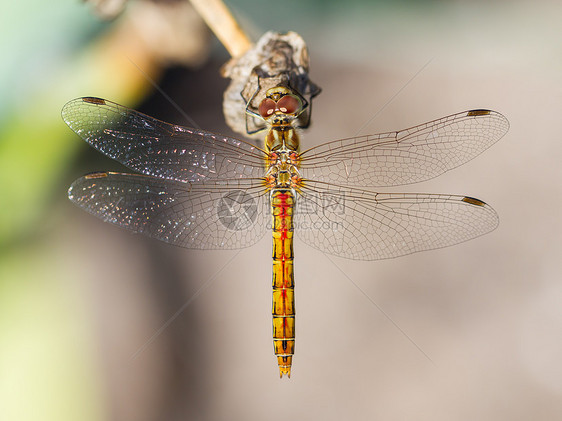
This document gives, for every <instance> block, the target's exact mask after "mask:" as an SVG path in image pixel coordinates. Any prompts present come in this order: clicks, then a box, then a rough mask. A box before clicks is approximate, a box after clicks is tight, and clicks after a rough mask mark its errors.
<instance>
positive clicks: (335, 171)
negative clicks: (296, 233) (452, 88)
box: [301, 110, 509, 187]
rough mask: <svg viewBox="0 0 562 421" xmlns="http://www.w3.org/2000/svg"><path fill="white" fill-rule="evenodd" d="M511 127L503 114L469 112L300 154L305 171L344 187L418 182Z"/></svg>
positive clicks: (481, 148)
mask: <svg viewBox="0 0 562 421" xmlns="http://www.w3.org/2000/svg"><path fill="white" fill-rule="evenodd" d="M508 129H509V122H508V121H507V119H506V118H505V117H504V116H503V115H501V114H500V113H498V112H495V111H490V110H471V111H464V112H462V113H458V114H453V115H450V116H448V117H443V118H440V119H438V120H434V121H430V122H428V123H424V124H420V125H419V126H415V127H411V128H409V129H405V130H400V131H397V132H390V133H380V134H375V135H368V136H358V137H352V138H348V139H341V140H336V141H333V142H328V143H325V144H323V145H319V146H316V147H313V148H311V149H309V150H307V151H304V152H303V153H302V154H301V157H302V162H301V174H302V176H303V177H304V178H307V179H311V180H317V181H326V182H329V181H337V183H339V184H344V185H359V186H378V187H384V186H396V185H401V184H409V183H417V182H419V181H423V180H428V179H430V178H433V177H436V176H438V175H440V174H442V173H444V172H446V171H448V170H451V169H453V168H456V167H458V166H459V165H462V164H464V163H465V162H468V161H470V160H471V159H473V158H474V157H476V156H478V155H479V154H480V153H482V152H483V151H484V150H486V149H487V148H489V147H490V146H491V145H492V144H494V143H495V142H497V141H498V140H499V139H500V138H501V137H502V136H503V135H505V134H506V133H507V131H508Z"/></svg>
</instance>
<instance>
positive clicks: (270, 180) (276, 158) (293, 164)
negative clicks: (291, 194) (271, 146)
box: [265, 148, 302, 188]
mask: <svg viewBox="0 0 562 421" xmlns="http://www.w3.org/2000/svg"><path fill="white" fill-rule="evenodd" d="M265 179H266V182H267V185H268V186H269V187H270V188H279V187H283V188H298V186H299V185H300V183H301V180H302V177H301V175H300V172H299V170H298V155H297V153H296V152H295V151H291V150H287V149H286V148H282V149H281V150H279V151H274V152H271V153H270V155H269V159H268V170H267V173H266V176H265Z"/></svg>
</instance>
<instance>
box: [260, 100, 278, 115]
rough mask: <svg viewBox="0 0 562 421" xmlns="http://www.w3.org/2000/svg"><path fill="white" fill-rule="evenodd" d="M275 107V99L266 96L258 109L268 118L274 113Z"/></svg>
mask: <svg viewBox="0 0 562 421" xmlns="http://www.w3.org/2000/svg"><path fill="white" fill-rule="evenodd" d="M275 107H276V104H275V101H274V100H272V99H271V98H266V99H264V100H263V101H262V102H261V104H260V106H259V108H258V111H259V113H260V115H261V116H262V117H263V118H267V117H269V116H270V115H271V114H273V112H274V111H275Z"/></svg>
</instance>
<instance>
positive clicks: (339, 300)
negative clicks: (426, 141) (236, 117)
mask: <svg viewBox="0 0 562 421" xmlns="http://www.w3.org/2000/svg"><path fill="white" fill-rule="evenodd" d="M139 3H142V2H133V3H132V4H129V6H128V8H127V10H126V11H125V12H124V13H123V14H122V15H121V16H120V17H118V18H117V19H116V20H113V21H111V22H108V23H100V21H99V20H98V18H96V17H95V16H93V15H92V13H91V11H92V8H91V7H89V6H87V5H83V4H81V3H79V2H70V1H63V0H59V1H57V2H52V3H46V4H43V2H33V1H30V0H27V1H25V2H21V5H10V6H8V8H10V7H12V8H13V9H12V10H8V13H7V14H6V16H5V17H4V18H5V19H6V18H7V19H6V24H5V25H4V26H3V27H4V29H3V31H4V32H5V35H6V36H5V37H2V45H3V51H5V54H6V60H4V63H3V64H2V73H1V75H2V76H3V77H2V79H3V80H2V82H1V84H0V93H1V94H2V97H3V98H4V99H5V100H4V101H3V104H2V106H1V107H0V124H1V130H0V189H1V191H0V192H1V193H2V195H1V197H2V198H1V199H0V204H1V208H2V211H1V212H0V222H1V223H2V225H1V226H0V239H1V240H2V242H1V244H0V419H2V420H6V421H7V420H18V421H19V420H38V419H41V420H57V421H61V420H76V419H81V420H86V421H87V420H92V421H93V420H96V421H97V420H119V421H128V420H135V421H143V420H263V419H267V420H283V419H289V418H291V419H320V418H322V419H326V420H341V419H357V420H364V419H416V420H425V419H427V420H433V421H435V420H451V419H455V420H474V419H480V420H519V419H521V420H527V419H530V418H533V419H558V418H560V417H561V416H562V400H561V398H562V380H561V379H562V362H561V359H560V356H561V355H562V337H561V335H562V306H561V303H562V283H561V275H560V274H561V269H562V268H561V263H560V254H561V243H560V238H561V233H562V230H561V228H562V227H561V225H562V224H561V219H560V215H559V213H560V205H561V203H562V200H561V180H562V178H561V169H560V168H561V166H560V164H559V163H560V156H561V152H562V146H561V142H560V133H559V130H558V129H557V127H559V120H560V116H559V114H560V112H561V111H562V83H561V82H562V77H561V76H560V75H561V74H562V27H561V26H560V18H561V17H562V5H561V4H560V2H558V1H546V0H543V1H533V2H531V1H499V0H498V1H398V2H382V1H381V2H378V1H371V2H369V1H358V0H356V1H347V2H338V1H308V2H301V1H296V0H292V1H285V2H263V1H258V0H230V1H228V2H227V4H228V6H229V7H231V8H232V9H233V11H234V13H235V16H236V17H237V18H238V19H239V21H240V23H241V25H242V26H243V27H244V29H246V30H247V31H248V32H249V33H250V34H251V36H252V37H253V39H254V40H256V39H257V38H258V37H259V36H260V35H261V34H262V33H263V32H265V31H267V30H279V31H287V30H293V31H296V32H298V33H300V34H301V35H302V36H303V38H304V39H305V40H306V41H307V43H308V47H309V52H310V56H311V78H312V80H313V81H314V82H316V83H317V84H319V85H320V86H321V87H322V89H323V92H322V93H321V95H320V96H318V97H317V98H316V99H315V102H314V106H313V123H312V126H311V127H310V128H309V129H308V130H307V131H306V133H305V134H304V144H305V145H314V144H317V143H320V142H324V141H328V140H333V139H338V138H342V137H349V136H353V135H355V134H357V131H358V130H359V129H360V128H361V127H363V125H364V123H366V122H367V121H369V120H370V119H371V118H372V117H373V116H375V118H374V119H372V121H370V122H369V124H368V125H367V126H366V127H364V128H363V129H362V131H361V133H362V134H368V133H377V132H382V131H389V130H397V129H401V128H405V127H409V126H411V125H415V124H418V123H422V122H424V121H428V120H432V119H434V118H438V117H441V116H445V115H448V114H451V113H454V112H458V111H462V110H467V109H471V108H490V109H494V110H497V111H500V112H501V113H503V114H504V115H505V116H506V117H507V118H508V119H509V121H510V123H511V128H510V131H509V133H508V134H507V136H505V137H504V138H503V139H502V140H501V141H500V142H498V143H497V144H496V145H494V146H493V147H492V148H490V149H489V150H487V151H486V152H485V153H484V154H482V155H481V156H479V157H478V158H476V159H475V160H474V161H472V162H470V163H468V164H465V165H464V166H462V167H460V168H458V169H456V170H454V171H451V172H449V173H447V174H445V175H443V176H441V177H439V178H437V179H434V180H431V181H429V182H426V183H423V184H419V185H414V186H408V187H407V188H394V189H392V190H393V191H400V190H408V191H419V192H435V193H455V194H466V195H470V196H474V197H478V198H480V199H482V200H484V201H486V202H488V203H489V204H491V205H492V206H493V207H494V208H495V209H496V211H497V212H498V213H499V215H500V226H499V228H498V229H497V230H496V231H494V232H492V233H491V234H488V235H486V236H484V237H480V238H478V239H475V240H473V241H470V242H468V243H464V244H461V245H457V246H455V247H450V248H446V249H441V250H435V251H429V252H424V253H419V254H414V255H410V256H406V257H402V258H398V259H393V260H385V261H378V262H360V261H347V260H344V259H339V258H333V257H330V258H327V257H326V256H325V255H324V254H323V253H322V252H320V251H317V250H314V249H311V248H310V247H308V246H306V245H304V244H303V243H300V242H299V241H298V240H297V241H296V243H295V255H296V259H295V271H296V273H295V280H296V306H297V307H296V308H297V321H296V323H297V338H296V354H295V357H294V365H293V371H292V373H293V374H292V377H291V379H290V380H287V379H283V380H280V379H279V378H278V369H277V365H276V361H275V358H274V356H273V349H272V348H273V346H272V339H271V239H270V237H269V236H267V237H265V238H264V239H263V240H262V241H261V242H260V243H258V245H256V246H254V247H251V248H248V249H244V250H242V251H240V252H238V251H234V252H233V251H211V252H203V251H190V250H185V249H179V248H175V247H172V246H169V245H166V244H163V243H159V242H157V241H154V240H150V239H147V238H144V237H141V236H138V235H132V234H130V233H129V232H126V231H124V230H121V229H119V228H116V227H114V226H110V225H108V224H104V223H102V222H101V221H99V220H97V219H95V218H93V217H91V216H90V215H88V214H86V213H85V212H83V211H81V210H80V209H78V208H77V207H74V206H73V205H72V204H71V203H70V202H69V201H68V200H67V198H66V190H67V188H68V185H69V184H70V183H71V182H72V180H74V179H75V178H78V177H79V176H81V175H83V174H85V173H87V172H90V171H94V170H121V171H122V170H123V168H122V167H121V166H119V164H117V163H115V162H112V161H111V160H110V159H108V158H106V157H103V156H101V154H99V153H97V152H96V151H94V150H93V149H91V148H88V146H87V145H86V144H85V143H84V142H82V141H81V140H80V139H79V138H78V137H77V136H76V135H74V134H73V133H72V132H71V131H70V130H69V129H68V128H66V126H65V125H64V123H63V122H62V121H61V119H60V109H61V108H62V105H63V104H64V102H65V101H66V100H70V99H72V98H74V97H78V96H83V95H95V96H102V97H105V98H108V99H111V100H115V101H118V102H122V103H124V104H125V105H128V106H131V107H135V108H137V109H140V110H142V111H144V112H146V113H149V114H151V115H153V116H155V117H158V118H160V119H163V120H167V121H171V122H174V123H178V124H188V123H187V122H186V120H185V118H184V117H183V115H182V113H181V112H179V111H178V110H177V109H175V108H174V106H173V105H172V104H171V103H170V102H169V101H168V100H167V99H166V98H165V97H164V96H163V95H162V94H161V93H160V92H158V91H157V90H154V89H153V88H152V85H151V84H150V83H149V82H147V78H148V77H150V78H151V79H152V80H153V81H154V82H155V83H157V84H158V86H159V87H160V89H161V90H163V91H164V92H165V93H166V94H167V95H169V96H170V97H171V98H172V99H173V101H175V102H176V103H177V104H178V105H179V106H180V108H181V109H182V110H183V111H185V112H186V113H187V114H189V115H190V116H191V118H193V119H194V120H195V121H196V122H197V123H198V124H199V126H200V127H202V128H205V129H207V130H210V131H215V132H219V133H224V134H232V132H231V131H229V129H228V128H227V127H226V125H225V123H224V118H223V116H222V110H221V101H222V92H223V90H224V89H225V87H226V84H227V81H226V80H224V79H222V78H221V77H220V74H219V70H220V67H221V66H222V64H223V63H224V62H225V61H226V60H227V59H228V54H227V53H226V51H225V50H224V48H223V47H222V46H221V45H220V44H219V43H218V41H216V39H214V37H213V36H212V35H209V34H205V33H204V29H203V28H204V27H203V26H202V25H201V24H200V23H196V22H195V21H194V22H193V24H192V25H188V24H187V23H185V22H183V23H181V24H178V23H175V25H179V26H178V32H176V31H169V30H167V29H163V30H162V31H160V30H159V29H158V27H157V24H154V25H151V24H150V23H151V21H150V19H149V18H146V17H145V16H146V15H143V14H142V13H145V12H143V11H142V10H143V9H142V7H141V6H139ZM139 10H141V11H140V12H139ZM131 16H132V17H131ZM139 16H140V17H139ZM130 21H134V22H137V23H136V24H134V25H137V26H134V25H133V26H134V27H135V28H137V30H138V28H141V29H140V30H139V31H138V32H135V31H132V30H131V29H130V28H131V26H127V25H130V23H129V22H130ZM139 25H140V26H139ZM187 27H189V28H196V29H197V30H196V33H197V34H199V35H198V36H201V41H200V42H199V43H196V45H195V47H194V48H193V51H194V52H193V54H192V55H190V56H188V57H187V58H185V57H184V58H183V59H178V58H176V59H175V60H169V61H166V60H163V59H162V60H160V59H159V60H156V59H154V55H156V53H154V51H153V52H151V53H144V52H139V50H141V49H142V47H141V46H142V45H145V44H143V43H144V42H145V41H143V40H142V39H143V34H144V35H146V33H149V34H150V33H151V32H150V31H156V33H160V32H166V31H167V32H166V34H167V35H166V37H167V38H166V37H164V38H162V40H159V41H158V43H157V44H156V45H157V47H156V50H157V51H161V50H163V49H165V48H167V46H169V45H172V44H173V40H174V39H176V41H177V40H179V41H181V42H179V43H178V46H177V49H178V51H180V53H178V54H179V55H180V56H181V54H182V51H185V50H186V49H187V46H186V45H187V41H186V42H185V43H184V42H183V40H194V39H195V35H190V34H189V33H187V34H184V33H183V32H181V31H180V29H181V30H185V29H186V28H187ZM123 28H125V29H123ZM155 28H156V29H155ZM173 28H174V27H173V26H172V29H173ZM159 31H160V32H159ZM180 32H181V34H180ZM182 37H184V38H182ZM149 38H154V37H149ZM100 40H101V41H100ZM167 40H169V42H168V41H167ZM170 48H172V47H170ZM143 51H144V50H143ZM170 55H173V53H170ZM180 62H181V63H183V64H180ZM107 69H111V71H109V70H107ZM115 69H117V70H115ZM102 70H103V71H107V72H108V73H107V74H104V73H103V71H102ZM120 72H122V73H120ZM557 122H558V123H557ZM354 284H355V285H354ZM361 291H362V292H363V293H364V294H365V295H366V296H368V297H369V298H367V297H366V296H365V295H364V294H363V293H362V292H361ZM182 307H185V308H184V309H183V311H181V312H180V313H179V314H178V311H179V310H181V309H182ZM171 319H173V320H171ZM170 320H171V321H170Z"/></svg>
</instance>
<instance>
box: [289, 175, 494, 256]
mask: <svg viewBox="0 0 562 421" xmlns="http://www.w3.org/2000/svg"><path fill="white" fill-rule="evenodd" d="M498 222H499V219H498V216H497V214H496V212H495V211H494V210H493V209H492V208H491V207H490V206H489V205H487V204H486V203H484V202H482V201H481V200H478V199H474V198H471V197H468V196H455V195H444V194H418V193H376V192H372V191H368V190H360V189H349V188H347V187H340V186H329V185H327V184H325V183H315V182H308V188H305V189H303V191H302V196H300V197H299V198H298V201H297V208H296V212H295V233H296V235H297V236H298V237H299V238H301V239H302V240H303V241H304V242H305V243H307V244H308V245H310V246H311V247H314V248H317V249H319V250H321V251H324V252H326V253H329V254H333V255H335V256H341V257H346V258H349V259H357V260H377V259H386V258H391V257H397V256H402V255H405V254H410V253H415V252H418V251H422V250H430V249H435V248H440V247H447V246H451V245H453V244H457V243H461V242H463V241H467V240H470V239H472V238H475V237H478V236H480V235H483V234H486V233H487V232H489V231H492V230H493V229H494V228H496V227H497V225H498Z"/></svg>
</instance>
